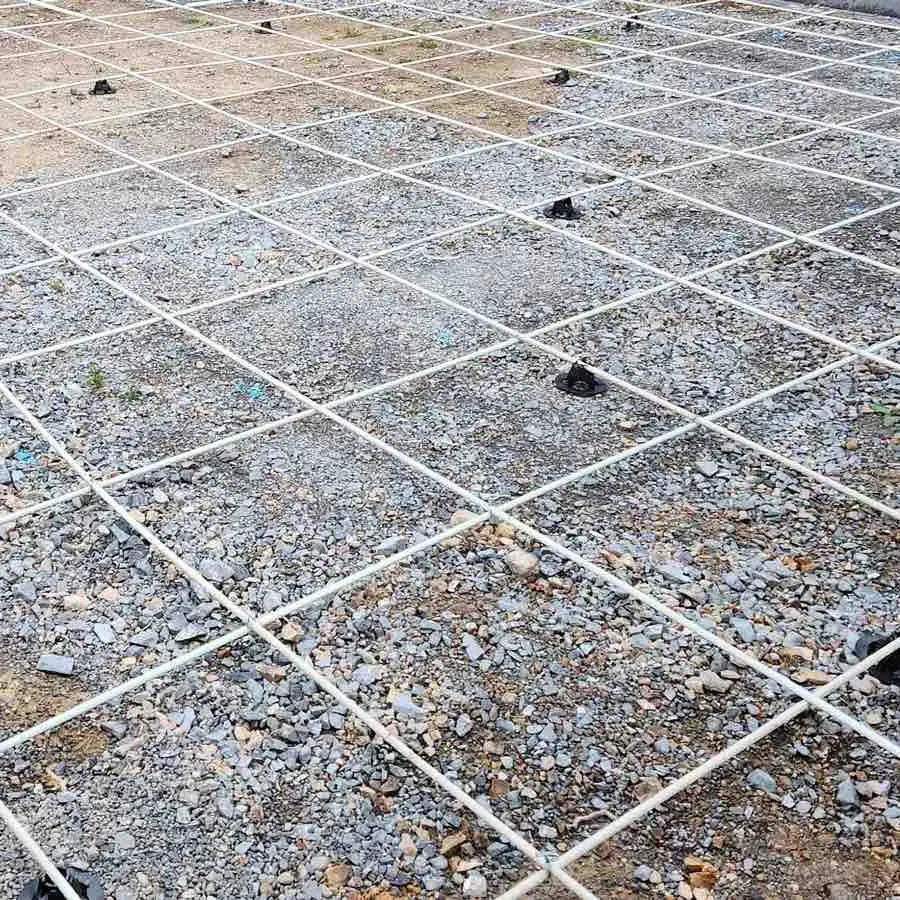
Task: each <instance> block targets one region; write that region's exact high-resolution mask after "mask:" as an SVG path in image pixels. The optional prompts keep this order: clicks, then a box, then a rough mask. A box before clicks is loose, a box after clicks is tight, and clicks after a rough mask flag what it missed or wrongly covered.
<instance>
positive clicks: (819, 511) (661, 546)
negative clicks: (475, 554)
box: [519, 434, 900, 685]
mask: <svg viewBox="0 0 900 900" xmlns="http://www.w3.org/2000/svg"><path fill="white" fill-rule="evenodd" d="M519 517H520V518H522V520H523V521H525V522H528V523H530V524H533V525H534V527H536V528H538V529H540V530H542V531H543V532H545V533H547V534H549V535H550V536H551V537H555V538H557V539H558V540H560V541H562V542H563V543H564V544H566V545H567V546H569V547H571V548H572V549H573V550H575V551H577V552H579V553H581V554H583V555H585V556H587V557H588V558H590V559H596V560H598V561H599V562H600V564H601V565H606V566H608V567H611V568H612V569H613V570H614V571H616V572H617V574H619V576H620V577H623V578H625V579H627V580H629V581H630V582H631V583H633V584H635V585H637V586H641V587H645V588H646V589H649V590H650V591H651V592H652V593H654V595H655V596H658V597H660V598H661V599H663V600H664V602H666V603H667V604H668V605H670V606H672V607H673V608H676V609H678V610H679V611H681V612H683V613H684V614H685V615H687V616H689V617H690V618H692V619H694V620H696V621H699V622H701V623H703V624H704V625H705V626H706V627H708V628H710V629H712V630H715V631H717V632H718V633H719V634H720V635H721V636H722V637H724V638H725V639H727V640H729V641H730V642H732V643H733V644H734V645H735V646H738V647H740V648H742V649H744V650H746V651H747V652H749V653H751V654H752V655H754V656H756V657H757V658H758V659H762V660H764V661H765V662H767V663H769V664H771V665H773V666H775V667H778V668H781V669H782V670H783V671H784V672H785V673H788V674H790V675H791V677H792V678H794V679H795V680H797V681H798V682H799V683H803V684H807V685H816V684H820V683H822V680H827V679H828V678H829V677H830V676H831V675H833V674H837V673H839V672H841V671H842V670H843V668H844V667H845V666H846V661H847V659H848V658H850V659H855V657H854V655H853V651H854V650H855V647H856V641H857V639H858V637H859V636H860V635H861V634H862V632H863V631H865V630H867V629H868V630H871V631H874V632H877V633H888V634H889V633H892V632H893V631H895V630H896V628H897V626H898V624H900V605H898V593H897V587H898V570H897V554H896V552H895V549H894V541H895V539H896V535H895V534H894V533H893V529H892V528H891V523H890V521H889V520H888V519H886V518H884V517H881V516H879V515H878V514H877V513H874V512H872V511H870V510H868V509H867V508H866V507H863V506H859V505H857V504H854V503H853V502H852V501H850V500H849V499H848V498H846V497H845V496H844V495H842V494H838V493H836V492H832V491H830V490H828V489H825V488H823V487H821V486H819V485H818V484H817V483H816V482H813V481H811V480H809V479H806V478H803V477H802V476H799V475H796V474H794V473H793V472H792V471H791V470H789V469H786V468H783V467H781V466H778V465H777V464H776V463H774V462H772V461H770V460H768V459H766V458H765V457H762V456H757V455H755V454H753V453H751V452H749V451H746V450H743V449H739V448H737V447H735V446H734V445H732V444H730V442H727V441H726V440H724V439H722V438H719V437H718V436H711V435H702V434H693V435H689V436H686V437H684V438H681V439H679V440H674V441H669V442H667V443H665V444H662V445H661V446H659V447H656V448H653V449H651V450H648V451H646V452H645V453H642V454H640V455H639V456H637V457H634V458H632V459H629V460H627V461H625V462H621V463H618V464H616V465H613V466H611V467H608V468H606V469H603V470H601V471H600V472H597V473H595V474H594V475H593V476H591V477H589V478H587V479H584V480H582V481H579V482H576V483H575V484H573V485H570V486H567V487H565V488H563V489H561V490H558V491H554V492H552V493H549V494H547V495H545V496H544V497H542V498H540V499H538V500H535V501H532V502H531V503H529V504H527V505H525V506H523V507H521V509H520V512H519Z"/></svg>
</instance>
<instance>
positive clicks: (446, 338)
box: [437, 331, 453, 347]
mask: <svg viewBox="0 0 900 900" xmlns="http://www.w3.org/2000/svg"><path fill="white" fill-rule="evenodd" d="M437 339H438V343H439V344H440V345H441V346H442V347H452V346H453V335H452V334H449V333H448V332H446V331H441V332H439V333H438V336H437Z"/></svg>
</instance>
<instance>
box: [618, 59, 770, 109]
mask: <svg viewBox="0 0 900 900" xmlns="http://www.w3.org/2000/svg"><path fill="white" fill-rule="evenodd" d="M600 71H601V72H602V74H604V75H608V76H610V77H614V78H628V79H633V80H635V81H642V82H645V83H647V84H651V85H657V86H658V87H660V88H662V89H665V90H670V91H676V90H677V91H689V92H690V93H692V94H711V93H714V92H717V91H721V90H724V89H725V88H732V87H739V86H740V85H747V84H750V83H751V82H753V81H755V80H756V79H755V77H754V75H753V74H752V73H747V74H744V73H737V72H728V71H726V70H724V69H708V68H704V67H703V66H697V65H688V64H687V63H684V64H682V63H678V62H676V61H674V60H671V59H659V58H657V57H654V56H645V57H641V58H639V59H629V60H625V61H623V62H620V61H618V60H613V61H612V62H611V63H609V64H608V65H605V66H603V68H602V69H600ZM673 99H674V97H673Z"/></svg>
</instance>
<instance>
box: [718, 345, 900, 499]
mask: <svg viewBox="0 0 900 900" xmlns="http://www.w3.org/2000/svg"><path fill="white" fill-rule="evenodd" d="M891 358H892V359H896V353H893V354H891ZM898 403H900V376H898V374H897V372H896V371H894V370H892V369H882V368H879V367H878V364H877V363H859V364H857V365H854V366H849V367H847V368H844V369H841V370H840V371H839V372H835V373H833V374H831V375H827V376H823V377H821V378H817V379H814V380H812V381H809V382H807V383H806V384H805V385H804V386H803V387H802V389H797V390H794V391H786V392H785V393H783V394H781V395H779V397H777V398H772V399H771V400H768V401H764V402H762V403H760V404H756V405H754V406H752V407H750V408H749V409H747V410H746V411H744V412H741V413H738V414H736V415H734V416H731V417H729V418H728V419H726V420H725V422H724V424H726V425H727V426H728V427H729V428H734V430H735V431H738V432H740V433H742V434H745V435H747V436H748V437H752V438H754V439H755V440H757V441H763V442H765V443H766V445H767V446H769V447H773V448H775V449H778V450H780V451H781V452H782V453H784V454H785V455H787V456H789V457H791V458H793V459H796V460H797V461H798V462H801V463H803V464H804V465H808V466H811V467H812V468H814V469H816V470H818V471H820V472H824V473H825V474H826V475H830V476H831V477H834V478H837V479H838V480H839V481H841V482H842V483H843V484H846V485H849V486H850V487H854V488H856V489H857V490H860V491H862V492H863V493H866V494H868V495H869V496H871V497H874V498H876V499H878V500H881V501H882V502H884V503H886V504H888V505H889V506H896V505H897V485H898V482H900V468H898V459H897V441H898V428H897V414H898V411H900V406H898Z"/></svg>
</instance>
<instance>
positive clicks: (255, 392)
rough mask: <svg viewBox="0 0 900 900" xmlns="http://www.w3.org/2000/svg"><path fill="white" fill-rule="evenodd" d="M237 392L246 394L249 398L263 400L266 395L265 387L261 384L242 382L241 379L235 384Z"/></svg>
mask: <svg viewBox="0 0 900 900" xmlns="http://www.w3.org/2000/svg"><path fill="white" fill-rule="evenodd" d="M237 391H238V393H239V394H246V395H247V396H248V397H249V398H250V399H251V400H263V399H265V396H266V389H265V388H264V387H263V386H262V385H261V384H244V382H243V381H242V382H241V383H240V384H239V385H238V386H237Z"/></svg>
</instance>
